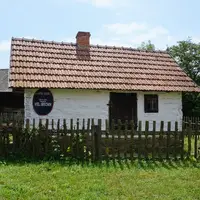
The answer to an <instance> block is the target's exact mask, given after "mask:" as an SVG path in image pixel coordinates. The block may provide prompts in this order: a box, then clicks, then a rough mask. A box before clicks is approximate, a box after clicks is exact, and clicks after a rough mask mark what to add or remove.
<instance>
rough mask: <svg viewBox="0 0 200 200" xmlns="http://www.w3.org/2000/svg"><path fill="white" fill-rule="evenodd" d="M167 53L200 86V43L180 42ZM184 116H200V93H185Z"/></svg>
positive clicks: (189, 40)
mask: <svg viewBox="0 0 200 200" xmlns="http://www.w3.org/2000/svg"><path fill="white" fill-rule="evenodd" d="M167 51H168V52H169V53H170V55H171V56H172V57H173V58H174V59H175V60H176V62H177V63H178V64H179V66H180V67H181V68H182V69H183V70H184V71H185V72H186V74H187V75H188V76H189V77H190V78H191V79H192V80H193V81H194V82H195V83H196V84H197V85H200V76H199V73H200V43H199V44H196V43H194V42H192V40H191V39H188V40H186V41H179V42H178V43H177V44H176V45H174V46H172V47H169V48H168V49H167ZM183 114H184V115H185V116H200V95H199V94H198V93H183Z"/></svg>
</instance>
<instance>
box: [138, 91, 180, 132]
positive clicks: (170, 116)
mask: <svg viewBox="0 0 200 200" xmlns="http://www.w3.org/2000/svg"><path fill="white" fill-rule="evenodd" d="M144 94H158V102H159V105H158V109H159V112H158V113H145V112H144ZM137 98H138V120H141V121H142V129H143V130H145V121H149V128H150V130H152V129H153V121H156V130H157V131H159V130H160V121H164V122H165V123H164V129H165V130H167V122H168V121H171V127H172V130H174V129H175V121H178V124H179V130H181V129H182V115H183V114H182V94H181V92H156V93H152V92H138V93H137Z"/></svg>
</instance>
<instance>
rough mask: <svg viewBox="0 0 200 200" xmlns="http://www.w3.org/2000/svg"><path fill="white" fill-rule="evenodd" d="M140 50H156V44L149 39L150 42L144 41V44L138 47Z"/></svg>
mask: <svg viewBox="0 0 200 200" xmlns="http://www.w3.org/2000/svg"><path fill="white" fill-rule="evenodd" d="M138 49H139V50H145V51H155V45H154V44H152V43H151V41H150V40H149V41H148V42H142V44H141V45H140V46H139V47H138Z"/></svg>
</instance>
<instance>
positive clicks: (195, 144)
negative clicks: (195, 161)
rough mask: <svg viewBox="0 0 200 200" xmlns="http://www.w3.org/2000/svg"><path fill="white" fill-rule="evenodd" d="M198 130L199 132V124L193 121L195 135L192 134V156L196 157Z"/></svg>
mask: <svg viewBox="0 0 200 200" xmlns="http://www.w3.org/2000/svg"><path fill="white" fill-rule="evenodd" d="M198 132H199V125H198V121H195V133H194V134H195V136H194V157H195V158H197V156H198V137H197V135H198Z"/></svg>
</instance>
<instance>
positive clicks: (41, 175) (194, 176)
mask: <svg viewBox="0 0 200 200" xmlns="http://www.w3.org/2000/svg"><path fill="white" fill-rule="evenodd" d="M0 199H1V200H3V199H9V200H10V199H20V200H21V199H42V200H44V199H76V200H79V199H81V200H84V199H88V200H95V199H102V200H103V199H113V200H117V199H120V200H122V199H127V200H128V199H130V200H132V199H133V200H134V199H136V200H137V199H138V200H142V199H148V200H151V199H162V200H168V199H169V200H172V199H174V200H181V199H183V200H187V199H191V200H195V199H200V163H196V164H195V166H194V165H193V164H192V163H191V162H184V163H182V162H176V163H175V162H172V163H162V164H161V163H159V162H156V163H152V162H151V163H149V162H142V163H140V164H139V163H134V164H133V165H131V164H130V163H122V164H119V163H116V165H113V164H111V163H110V164H109V165H106V164H103V165H101V166H97V165H92V164H90V165H88V166H87V165H84V166H81V165H79V164H68V163H65V164H61V163H57V162H55V163H53V162H52V163H49V162H43V163H17V162H15V163H14V162H1V164H0Z"/></svg>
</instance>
